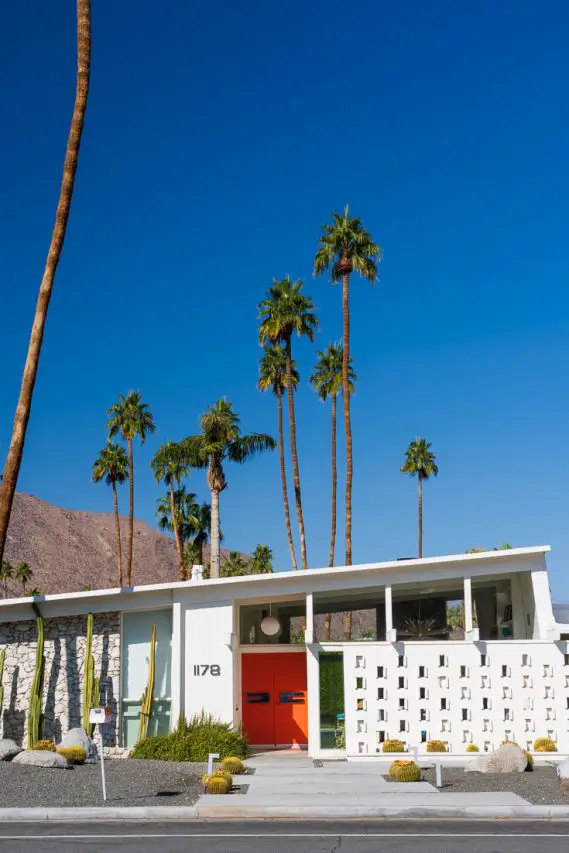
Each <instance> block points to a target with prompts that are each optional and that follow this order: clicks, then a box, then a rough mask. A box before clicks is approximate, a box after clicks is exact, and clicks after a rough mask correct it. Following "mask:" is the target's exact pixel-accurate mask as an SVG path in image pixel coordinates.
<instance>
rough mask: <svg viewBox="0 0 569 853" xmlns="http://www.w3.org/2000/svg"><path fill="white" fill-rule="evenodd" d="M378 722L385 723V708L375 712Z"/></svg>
mask: <svg viewBox="0 0 569 853" xmlns="http://www.w3.org/2000/svg"><path fill="white" fill-rule="evenodd" d="M377 719H378V722H380V723H383V722H384V721H385V708H380V709H379V711H378V712H377Z"/></svg>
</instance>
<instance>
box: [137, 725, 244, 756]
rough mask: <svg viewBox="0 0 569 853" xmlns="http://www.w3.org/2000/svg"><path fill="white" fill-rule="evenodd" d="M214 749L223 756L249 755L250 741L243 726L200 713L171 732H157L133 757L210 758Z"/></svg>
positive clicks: (147, 739) (144, 742)
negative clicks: (159, 733)
mask: <svg viewBox="0 0 569 853" xmlns="http://www.w3.org/2000/svg"><path fill="white" fill-rule="evenodd" d="M211 752H217V753H218V754H219V755H220V756H221V758H222V759H223V758H226V757H228V756H230V757H234V756H236V757H238V758H245V756H246V755H247V740H246V738H245V736H244V735H243V732H242V731H241V729H240V728H234V727H233V726H232V725H231V724H230V723H222V722H220V721H219V720H216V719H214V718H213V717H212V716H211V715H207V714H200V715H198V716H195V717H192V719H191V720H188V721H185V720H184V721H183V722H182V721H179V723H178V727H177V728H176V730H175V731H173V732H171V733H170V734H168V735H154V736H153V737H147V738H145V740H143V741H140V743H137V744H136V746H135V747H134V749H133V751H132V753H131V756H130V757H131V758H147V759H156V760H159V761H207V760H208V757H209V754H210V753H211Z"/></svg>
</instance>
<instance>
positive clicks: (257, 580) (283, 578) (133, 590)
mask: <svg viewBox="0 0 569 853" xmlns="http://www.w3.org/2000/svg"><path fill="white" fill-rule="evenodd" d="M549 551H551V546H549V545H537V546H534V547H528V548H511V549H508V550H504V551H481V552H478V553H475V554H448V555H444V556H439V557H423V558H422V559H418V558H415V559H405V560H389V561H386V562H380V563H361V564H358V565H353V566H335V567H333V568H330V567H325V568H319V569H307V570H302V569H300V570H298V571H287V572H274V573H273V574H263V575H243V576H239V577H229V578H218V579H215V580H207V581H202V582H199V583H196V582H195V581H191V580H187V581H173V582H171V583H159V584H145V585H143V586H134V587H129V588H123V589H120V588H119V587H114V588H110V589H94V590H86V591H84V592H69V593H56V594H54V595H45V596H44V595H41V596H35V597H33V598H32V597H31V596H25V597H22V598H8V599H3V600H1V601H0V613H2V614H3V615H4V613H5V611H6V610H7V609H10V608H21V607H22V605H31V604H32V603H33V602H36V603H38V604H42V603H44V602H45V603H52V602H53V603H54V604H56V603H63V602H67V603H68V602H72V601H73V602H75V603H76V604H80V603H82V602H85V604H87V603H88V602H90V601H96V600H97V599H101V598H106V599H109V598H112V597H115V596H117V597H119V596H120V597H122V598H123V601H124V600H126V598H127V597H128V598H129V600H132V598H131V597H133V596H136V595H137V594H148V593H153V592H156V593H164V592H167V591H172V592H175V591H176V590H180V591H185V592H189V591H191V590H192V588H193V589H195V590H196V591H197V590H198V589H199V590H200V591H203V590H204V588H205V587H207V589H208V590H211V591H212V592H214V591H215V593H216V595H215V597H218V593H219V592H220V591H223V589H227V590H228V591H229V590H231V595H232V597H236V598H237V597H240V595H239V593H238V592H237V589H239V592H241V589H242V590H243V593H244V595H245V596H250V597H254V596H255V588H256V586H260V585H266V584H267V583H269V584H270V583H278V584H279V585H280V584H282V583H283V582H284V583H285V585H287V586H288V585H290V586H294V583H295V581H299V580H301V579H302V587H303V589H304V590H305V589H306V580H307V579H309V578H311V577H317V578H319V579H323V578H330V577H332V576H333V577H337V578H338V579H340V578H341V579H342V580H343V586H346V581H347V580H349V578H350V577H354V578H355V577H362V576H365V574H367V573H370V574H375V575H377V574H380V575H381V574H389V573H393V571H394V570H396V571H397V574H401V575H402V577H401V581H402V582H405V579H404V577H403V576H404V575H406V574H411V573H417V571H419V572H420V570H421V569H422V568H425V569H432V568H433V567H437V566H440V567H443V566H450V565H453V564H457V563H458V564H464V563H470V564H471V575H472V577H474V576H476V575H477V574H479V573H480V574H485V573H486V571H487V570H486V569H485V566H486V564H487V563H489V562H496V561H500V562H502V561H503V562H505V563H507V562H509V561H512V562H513V561H514V560H515V558H518V557H539V556H543V555H544V554H546V553H548V552H549ZM478 566H479V568H480V571H477V567H478ZM292 592H293V591H292V590H291V593H292ZM109 605H111V602H109ZM116 609H117V610H120V609H121V606H120V605H119V603H118V601H117V608H116ZM4 620H5V616H4ZM4 620H2V621H4Z"/></svg>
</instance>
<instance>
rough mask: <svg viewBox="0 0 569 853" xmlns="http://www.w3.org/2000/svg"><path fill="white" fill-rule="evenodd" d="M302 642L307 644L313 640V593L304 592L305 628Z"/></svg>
mask: <svg viewBox="0 0 569 853" xmlns="http://www.w3.org/2000/svg"><path fill="white" fill-rule="evenodd" d="M304 642H305V643H306V644H307V645H309V644H310V643H313V642H314V595H313V594H312V593H311V592H308V593H307V594H306V629H305V631H304Z"/></svg>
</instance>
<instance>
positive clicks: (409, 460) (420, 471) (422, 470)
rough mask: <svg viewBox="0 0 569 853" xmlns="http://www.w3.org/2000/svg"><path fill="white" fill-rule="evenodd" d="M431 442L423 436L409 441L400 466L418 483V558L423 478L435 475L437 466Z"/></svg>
mask: <svg viewBox="0 0 569 853" xmlns="http://www.w3.org/2000/svg"><path fill="white" fill-rule="evenodd" d="M431 447H432V443H431V442H430V441H425V439H424V438H416V439H415V441H412V442H410V444H409V447H408V448H407V450H406V451H405V462H404V463H403V465H402V466H401V471H402V472H403V473H404V474H410V475H411V477H415V476H416V477H417V478H418V485H419V495H418V503H419V559H420V558H421V557H422V556H423V480H428V479H429V477H436V476H437V474H438V473H439V468H438V465H437V461H436V456H435V454H434V453H433V452H432V451H431Z"/></svg>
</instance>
